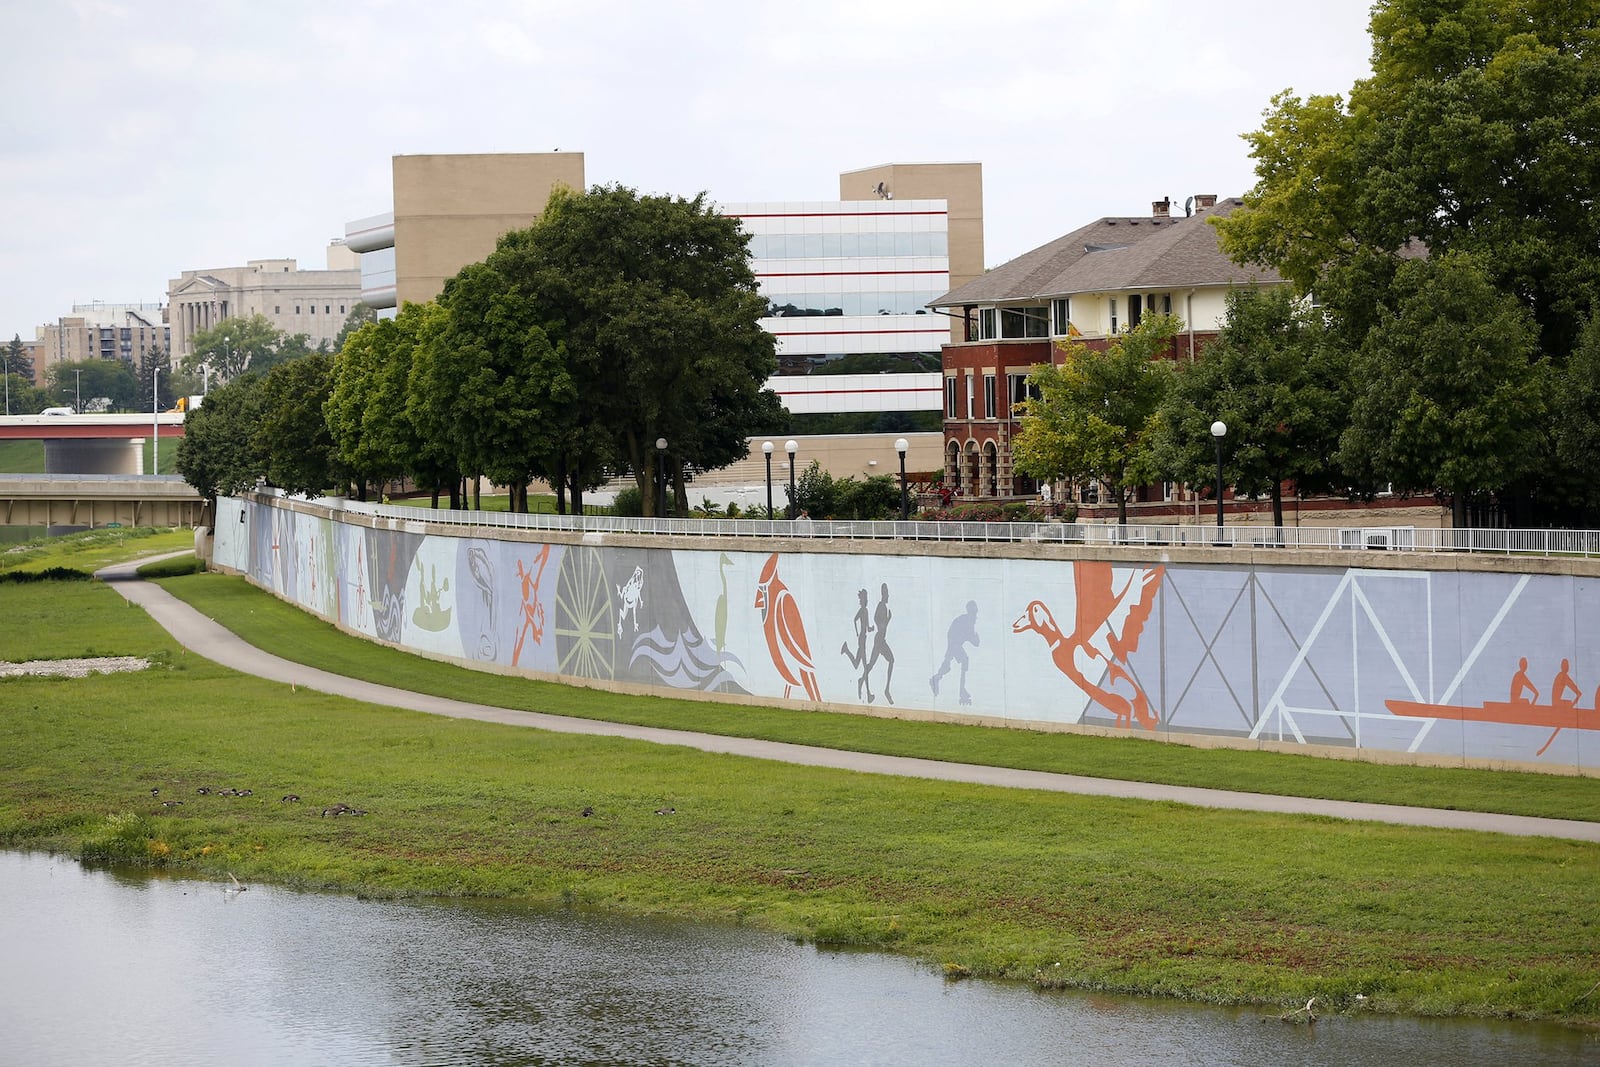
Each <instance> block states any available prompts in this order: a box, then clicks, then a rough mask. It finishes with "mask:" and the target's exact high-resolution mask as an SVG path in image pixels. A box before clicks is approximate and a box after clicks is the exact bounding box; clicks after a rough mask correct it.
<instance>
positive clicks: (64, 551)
mask: <svg viewBox="0 0 1600 1067" xmlns="http://www.w3.org/2000/svg"><path fill="white" fill-rule="evenodd" d="M193 548H194V531H193V530H184V529H171V528H167V527H162V528H154V527H144V526H141V527H125V528H124V527H119V528H115V529H104V528H101V529H96V530H85V531H83V532H82V533H75V534H66V535H63V536H61V537H36V538H33V539H32V540H29V541H24V542H21V543H20V544H15V545H9V546H6V547H4V548H0V574H4V573H6V572H8V571H29V572H38V571H45V570H50V569H51V568H54V567H65V568H69V569H72V570H77V571H82V572H83V573H84V574H92V573H93V572H95V571H96V570H99V569H100V568H101V567H105V566H109V565H110V564H112V563H118V562H121V561H122V560H127V559H135V558H138V557H140V556H150V555H159V554H161V553H164V552H176V551H180V550H182V549H190V550H193Z"/></svg>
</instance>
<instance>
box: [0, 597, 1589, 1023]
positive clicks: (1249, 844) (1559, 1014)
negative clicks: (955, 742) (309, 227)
mask: <svg viewBox="0 0 1600 1067" xmlns="http://www.w3.org/2000/svg"><path fill="white" fill-rule="evenodd" d="M171 584H172V585H173V586H175V587H184V586H189V587H192V588H193V589H204V590H205V591H206V596H207V597H208V598H211V602H214V603H224V604H228V603H231V604H232V605H234V606H235V607H238V606H240V605H242V610H243V614H244V615H245V617H246V618H253V619H254V620H255V622H254V623H253V624H252V627H253V628H262V627H267V628H270V627H271V626H284V624H283V623H282V622H281V620H280V621H279V622H276V623H268V621H267V620H269V619H272V618H275V617H276V615H275V613H274V612H273V611H272V610H270V605H271V604H272V603H275V602H272V601H270V600H251V599H249V598H244V597H242V596H240V595H239V594H238V593H236V592H230V586H229V584H228V583H225V582H219V581H214V580H213V579H212V578H210V577H206V576H201V577H196V578H179V579H174V580H173V581H172V582H171ZM252 604H253V605H254V607H252V606H251V605H252ZM0 613H3V614H4V617H5V618H6V619H7V620H8V621H10V622H12V623H13V625H11V626H8V627H6V628H5V629H4V630H3V631H0V634H3V636H0V654H3V655H4V657H5V658H8V659H14V658H19V657H18V656H17V655H16V654H15V653H16V652H17V651H18V650H20V649H27V650H29V652H30V653H31V654H32V655H38V654H46V655H58V654H79V653H81V652H82V651H85V650H91V649H92V650H94V651H96V652H100V653H120V654H133V655H143V656H146V657H149V658H150V659H151V660H152V662H153V664H154V666H153V668H152V669H151V670H150V671H148V672H145V673H144V674H142V675H106V676H95V677H90V678H86V679H81V680H66V679H43V678H18V679H10V680H4V681H0V846H5V847H28V848H45V849H52V850H59V851H65V852H69V853H73V854H76V855H79V856H81V857H85V858H88V859H98V860H104V861H108V862H138V863H144V864H150V865H157V866H167V867H175V868H183V869H186V870H191V871H196V872H199V873H202V874H206V875H209V876H211V877H214V878H218V879H226V877H227V873H228V872H233V873H234V874H236V875H237V876H238V877H239V878H241V879H243V880H245V881H246V882H248V881H250V880H252V879H255V880H263V879H268V880H273V881H277V882H281V883H284V884H288V885H296V886H308V887H325V888H333V889H340V890H346V891H355V892H359V893H365V894H372V895H424V894H427V895H444V896H456V895H483V896H497V897H507V898H514V899H522V900H527V901H531V902H535V903H541V904H550V905H566V906H572V907H598V908H605V909H611V910H616V911H619V912H625V913H640V914H670V915H676V916H684V917H690V918H699V919H711V920H716V921H728V922H737V923H743V924H747V925H750V926H753V927H757V928H760V929H766V930H771V931H775V932H779V933H782V934H784V935H787V936H790V937H794V938H797V939H802V940H805V941H811V942H816V943H819V944H829V945H860V946H870V947H874V948H880V949H889V950H894V951H898V952H902V953H906V954H909V955H911V956H914V957H917V958H920V959H925V960H928V961H930V962H932V963H934V964H943V965H946V966H947V970H948V971H949V973H954V974H959V973H970V974H974V975H979V976H1005V977H1011V978H1018V979H1022V980H1027V981H1032V982H1034V983H1036V984H1038V985H1040V986H1050V987H1053V986H1071V987H1078V988H1086V989H1099V990H1114V991H1119V992H1143V993H1164V994H1172V995H1177V996H1183V997H1189V998H1193V999H1196V1000H1202V1001H1209V1002H1215V1003H1254V1004H1264V1005H1274V1006H1282V1007H1287V1006H1289V1005H1298V1004H1303V1003H1304V1002H1305V1000H1306V999H1307V998H1308V997H1311V996H1316V997H1318V998H1320V999H1321V1002H1322V1003H1323V1004H1325V1005H1327V1006H1328V1007H1330V1008H1333V1009H1349V1010H1356V1007H1357V1004H1358V1001H1357V1000H1356V997H1357V995H1358V994H1360V995H1362V996H1364V997H1365V998H1367V999H1366V1000H1364V1001H1361V1002H1359V1003H1360V1004H1362V1005H1364V1006H1365V1007H1364V1008H1363V1009H1362V1010H1366V1009H1376V1010H1379V1011H1401V1012H1417V1013H1427V1014H1482V1015H1497V1016H1499V1015H1509V1016H1517V1017H1538V1018H1552V1019H1560V1020H1564V1021H1568V1022H1576V1023H1594V1022H1596V1021H1600V1004H1597V1002H1596V992H1595V987H1596V985H1597V983H1600V937H1597V925H1600V849H1597V848H1596V847H1595V846H1593V845H1586V844H1580V843H1574V842H1564V841H1555V840H1549V839H1528V838H1512V837H1504V836H1497V835H1491V834H1476V833H1465V832H1450V831H1435V830H1425V829H1415V828H1404V827H1391V826H1380V825H1373V824H1360V823H1347V822H1343V821H1339V820H1329V819H1317V818H1308V817H1291V816H1277V815H1262V814H1253V813H1244V812H1226V811H1212V810H1205V809H1197V808H1187V807H1183V806H1178V805H1171V804H1154V803H1144V802H1137V801H1123V800H1113V799H1105V798H1092V797H1079V796H1072V795H1062V794H1046V793H1036V792H1029V791H1024V790H1005V789H997V788H989V787H981V786H968V785H960V784H951V783H938V782H929V781H921V780H916V779H901V778H893V777H886V776H885V777H880V776H872V775H863V774H853V773H847V772H842V771H833V770H826V769H817V768H803V767H795V766H788V765H784V764H778V763H770V762H762V761H756V760H750V759H744V758H739V757H733V756H721V755H713V754H708V753H701V752H696V751H694V750H690V749H681V748H674V747H667V746H657V745H650V744H645V743H640V742H631V741H625V740H621V739H615V738H595V737H582V736H576V735H561V734H549V733H544V732H541V731H537V730H528V729H517V728H513V727H505V726H497V725H492V724H485V723H477V722H470V721H460V720H452V719H444V718H438V717H433V716H427V715H422V714H417V713H412V712H405V711H399V710H395V709H389V708H381V707H374V706H370V705H363V704H360V703H357V702H354V701H349V700H345V699H341V698H337V697H332V696H327V695H323V694H319V693H315V692H311V691H307V690H303V689H302V690H298V691H293V690H290V689H289V688H288V687H285V686H283V685H281V684H276V683H270V682H266V681H262V680H258V679H254V678H250V677H244V676H240V675H237V674H235V673H233V672H230V671H228V670H225V669H223V668H221V667H219V666H217V665H215V664H212V663H210V662H208V661H205V660H203V659H200V658H199V657H195V656H186V655H184V654H183V653H182V652H181V651H180V650H179V649H178V648H177V647H176V646H175V645H174V643H173V642H172V640H171V639H170V638H169V637H168V636H167V635H166V634H165V633H164V632H163V631H161V630H160V629H159V628H158V627H156V625H155V624H154V623H153V622H152V621H151V620H149V619H148V617H147V616H146V615H145V613H144V612H142V611H139V610H138V609H134V608H130V607H127V606H125V605H124V604H123V603H122V602H121V600H120V598H118V597H117V595H116V593H115V591H114V590H111V589H109V588H106V587H104V586H101V585H99V584H98V583H74V584H69V585H62V586H59V587H56V588H49V587H46V586H43V585H18V586H5V585H0ZM18 631H20V632H18ZM285 632H286V633H288V634H291V635H295V636H296V637H297V639H300V640H307V639H309V640H310V641H312V642H313V643H316V642H321V641H323V640H324V639H326V638H327V637H328V635H327V634H326V633H325V632H324V631H311V630H307V629H305V628H304V627H303V626H287V627H286V628H285ZM342 654H344V655H351V656H355V655H356V653H355V651H354V650H352V649H348V648H347V649H345V651H344V652H343V653H342ZM23 658H26V657H23ZM357 658H360V657H357ZM408 659H409V658H408V657H400V658H399V659H396V660H387V661H384V662H386V663H388V665H389V666H391V667H393V668H395V669H396V670H398V669H399V668H400V667H401V666H402V665H403V661H407V660H408ZM374 662H376V661H374ZM421 666H422V664H421V663H420V661H415V662H414V664H413V667H414V669H417V670H420V669H421ZM415 677H417V675H415V674H411V673H405V674H403V675H402V676H397V677H389V678H386V679H385V680H386V681H389V682H391V683H394V684H409V683H410V682H411V681H412V680H413V679H414V678H415ZM441 677H443V676H441ZM453 678H454V684H455V693H454V695H458V696H479V695H481V692H480V689H481V686H483V685H485V684H487V683H489V682H491V681H496V679H491V678H489V677H485V676H479V675H464V674H461V673H457V674H455V675H454V676H453ZM499 681H505V682H508V683H511V684H515V685H520V686H523V687H525V688H528V690H529V691H530V692H534V691H538V692H549V693H560V692H565V691H563V690H559V689H558V688H554V687H551V688H549V689H540V688H539V687H532V686H529V683H526V682H514V680H509V679H501V680H499ZM591 695H593V694H591ZM600 699H602V700H606V701H613V702H616V703H618V704H627V705H633V704H635V703H637V704H638V705H639V706H645V705H647V704H649V702H633V701H625V700H621V699H620V698H616V697H610V696H601V697H600ZM541 702H542V701H541ZM668 706H671V707H678V708H681V709H682V710H683V711H684V712H686V713H687V712H689V711H691V710H694V709H696V708H700V706H699V705H694V704H679V703H678V702H669V701H661V702H657V709H658V710H659V709H662V708H666V707H668ZM724 712H725V713H726V714H729V715H741V714H758V715H767V716H770V718H769V720H768V721H770V722H771V723H778V722H781V721H782V720H784V719H790V720H793V721H794V722H797V723H799V722H805V721H808V720H809V721H810V722H812V723H815V724H821V723H824V722H830V721H831V720H840V721H838V722H836V723H833V724H832V725H831V726H830V727H829V728H830V729H845V728H855V727H869V726H872V727H874V728H876V727H877V726H887V727H894V726H896V725H900V726H905V725H907V724H874V723H872V722H871V721H870V720H858V719H850V718H845V717H841V716H820V715H813V716H807V715H794V714H792V713H783V714H781V715H780V714H778V713H764V712H759V709H724ZM801 732H802V733H804V732H806V731H804V730H802V731H801ZM938 734H939V732H938V731H935V732H933V733H927V734H925V733H923V731H922V730H921V728H917V729H916V730H914V731H913V733H912V734H910V735H909V736H913V737H916V738H924V737H936V736H938ZM950 736H952V737H964V738H968V739H974V738H975V739H980V740H981V739H983V738H985V737H993V738H995V739H996V740H997V741H998V740H999V739H1002V738H1005V737H1006V735H1005V734H1004V733H1003V732H1001V731H981V730H979V731H970V732H958V733H952V734H951V735H950ZM1017 739H1027V735H1020V734H1019V735H1016V737H1015V738H1012V740H1017ZM1032 740H1034V741H1039V740H1045V739H1043V738H1033V739H1032ZM918 744H919V745H920V744H922V742H921V741H919V742H918ZM1135 747H1143V748H1156V747H1157V746H1135ZM1102 751H1113V750H1112V749H1103V750H1102ZM202 787H204V788H207V789H210V790H212V792H211V793H210V794H207V795H201V794H200V793H198V790H199V789H200V788H202ZM222 788H235V789H245V788H248V789H251V790H253V795H252V796H250V797H224V796H218V795H217V794H216V790H219V789H222ZM152 789H159V790H160V795H159V797H157V796H152V794H151V790H152ZM291 793H293V794H296V795H298V796H300V797H301V798H302V800H301V802H299V803H286V802H283V801H281V800H280V798H281V797H283V796H285V795H288V794H291ZM168 799H171V800H181V801H182V802H183V803H182V804H181V805H179V806H174V807H171V808H167V807H163V806H162V802H163V801H165V800H168ZM334 803H344V804H349V805H352V806H355V807H359V808H362V809H365V810H366V811H367V812H369V814H367V815H365V816H361V817H352V816H330V817H322V815H321V811H322V810H323V809H324V808H327V807H329V806H331V805H333V804H334ZM586 806H587V807H590V808H592V809H593V814H592V815H590V816H585V815H584V814H582V812H583V809H584V808H585V807H586ZM665 808H672V809H675V811H674V813H673V814H670V815H657V814H656V811H657V810H658V809H665ZM1279 1010H1281V1008H1280V1009H1279Z"/></svg>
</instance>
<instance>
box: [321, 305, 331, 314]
mask: <svg viewBox="0 0 1600 1067" xmlns="http://www.w3.org/2000/svg"><path fill="white" fill-rule="evenodd" d="M322 313H323V314H324V315H332V314H333V306H332V305H331V304H323V305H322Z"/></svg>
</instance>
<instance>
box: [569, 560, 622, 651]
mask: <svg viewBox="0 0 1600 1067" xmlns="http://www.w3.org/2000/svg"><path fill="white" fill-rule="evenodd" d="M555 629H556V664H557V669H558V670H559V671H560V672H561V673H562V674H570V675H574V676H576V677H579V678H600V679H605V680H608V681H609V680H610V679H611V678H613V677H614V676H615V668H614V666H613V664H614V662H615V657H616V641H617V636H616V634H617V622H616V617H615V615H614V614H613V613H612V607H611V587H610V586H609V585H607V584H606V572H605V568H604V567H603V566H602V565H601V563H600V553H599V551H598V550H597V549H593V548H585V549H577V550H570V549H569V550H568V551H567V552H565V553H563V554H562V557H561V571H560V573H559V574H558V575H557V577H556V628H555Z"/></svg>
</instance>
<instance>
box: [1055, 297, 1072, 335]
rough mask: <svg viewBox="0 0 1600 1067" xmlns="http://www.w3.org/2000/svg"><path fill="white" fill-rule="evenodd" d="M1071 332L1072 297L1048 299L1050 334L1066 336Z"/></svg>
mask: <svg viewBox="0 0 1600 1067" xmlns="http://www.w3.org/2000/svg"><path fill="white" fill-rule="evenodd" d="M1071 333H1072V298H1071V297H1062V298H1061V299H1059V300H1052V301H1050V334H1051V336H1053V337H1066V336H1068V335H1070V334H1071Z"/></svg>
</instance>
